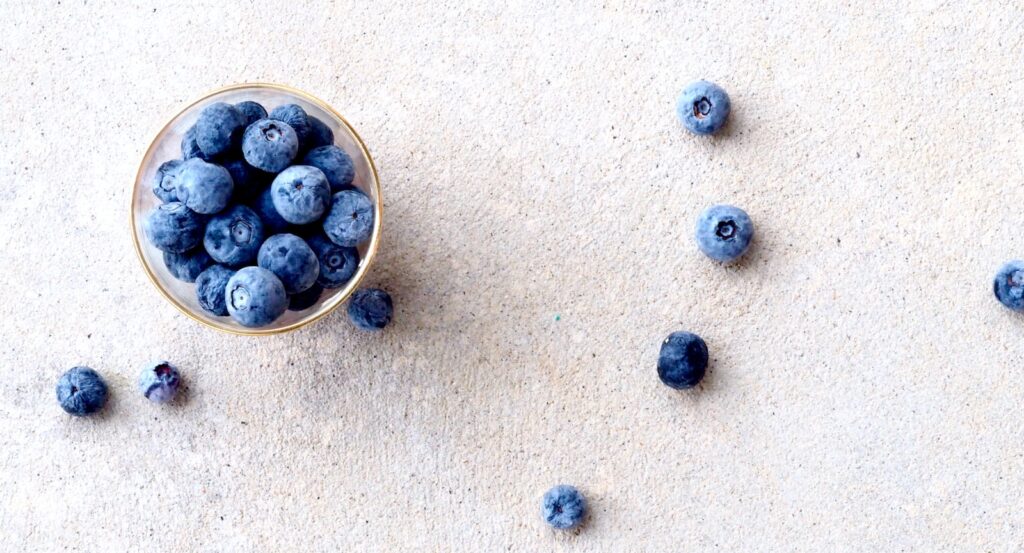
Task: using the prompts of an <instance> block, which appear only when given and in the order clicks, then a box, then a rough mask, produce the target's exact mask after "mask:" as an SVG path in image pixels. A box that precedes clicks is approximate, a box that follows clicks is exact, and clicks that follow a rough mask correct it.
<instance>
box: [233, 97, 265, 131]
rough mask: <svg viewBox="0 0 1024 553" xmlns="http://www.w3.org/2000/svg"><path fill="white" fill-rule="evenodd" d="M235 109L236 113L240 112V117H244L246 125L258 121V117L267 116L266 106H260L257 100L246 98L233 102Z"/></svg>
mask: <svg viewBox="0 0 1024 553" xmlns="http://www.w3.org/2000/svg"><path fill="white" fill-rule="evenodd" d="M235 109H237V110H238V113H241V114H242V117H243V118H244V119H245V126H246V127H248V126H249V125H252V124H253V123H255V122H257V121H259V120H260V119H266V118H267V110H266V108H264V107H263V106H261V105H260V104H259V103H258V102H253V101H252V100H246V101H244V102H239V103H237V104H235Z"/></svg>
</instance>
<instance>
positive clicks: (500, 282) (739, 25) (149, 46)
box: [0, 0, 1024, 552]
mask: <svg viewBox="0 0 1024 553" xmlns="http://www.w3.org/2000/svg"><path fill="white" fill-rule="evenodd" d="M188 4H189V3H186V2H175V3H157V4H153V5H150V3H149V2H124V1H117V2H115V1H92V0H90V1H88V2H84V1H82V0H64V1H60V2H58V1H47V2H45V3H44V2H36V1H27V0H3V1H2V2H0V63H2V66H3V67H4V71H3V73H4V78H3V84H2V102H0V120H2V121H3V132H2V133H0V183H2V185H0V235H2V237H3V247H2V248H0V267H3V275H4V281H3V284H4V294H3V297H4V300H3V302H2V303H0V332H2V336H3V344H2V349H0V536H2V540H0V550H4V551H58V550H60V551H89V552H91V551H129V550H131V551H143V550H152V551H186V550H195V551H254V550H262V551H488V552H489V551H612V552H616V551H653V552H661V551H666V552H668V551H672V552H676V551H815V552H817V551H1011V550H1019V549H1020V548H1021V546H1022V545H1024V543H1022V542H1024V520H1022V519H1024V515H1022V513H1021V507H1022V503H1024V493H1022V490H1024V483H1022V469H1024V430H1022V429H1024V426H1022V424H1021V404H1022V401H1024V387H1022V385H1021V369H1022V361H1024V344H1022V341H1021V335H1022V332H1024V318H1022V317H1020V316H1015V315H1013V314H1012V313H1010V312H1009V311H1007V310H1005V309H1003V308H1001V307H1000V306H999V305H998V304H997V303H996V302H995V300H994V299H993V298H992V294H991V290H990V282H991V276H992V274H993V273H994V271H995V269H996V268H997V266H998V265H999V264H1000V263H1001V262H1002V261H1004V260H1005V259H1008V258H1012V257H1024V236H1022V235H1021V232H1020V229H1021V223H1022V218H1024V213H1022V205H1024V187H1022V180H1024V165H1022V161H1021V160H1022V159H1024V123H1022V121H1024V103H1022V102H1021V98H1022V96H1024V64H1022V63H1021V62H1022V56H1021V54H1022V50H1021V47H1022V41H1021V28H1022V27H1024V12H1022V10H1021V7H1020V5H1019V4H1015V3H1010V2H1006V3H997V2H937V1H936V2H911V3H908V4H910V5H909V6H906V7H902V8H894V7H893V6H894V5H897V4H903V3H899V2H897V3H893V2H885V1H881V0H879V1H856V2H848V3H844V5H832V6H828V5H827V4H830V3H828V2H794V3H790V2H769V3H767V4H765V5H763V6H760V7H751V6H749V5H748V3H747V2H714V3H696V2H693V3H685V4H679V5H669V4H656V5H650V6H647V7H637V6H633V5H628V6H627V5H621V4H620V3H618V2H610V3H607V4H606V5H602V6H599V5H596V3H595V4H594V5H590V4H579V5H576V6H572V7H570V6H565V7H561V8H551V7H544V6H541V5H539V4H538V5H530V4H525V3H517V2H498V3H494V4H495V7H485V6H484V5H483V4H484V3H480V5H478V6H476V7H468V6H466V5H465V4H464V3H462V2H444V3H442V2H405V3H402V4H398V3H396V4H394V5H390V6H387V5H377V4H376V3H370V2H366V3H359V4H344V3H337V4H321V3H313V2H295V1H293V2H285V3H280V4H276V3H275V4H271V3H269V2H268V3H264V2H258V1H257V2H213V1H210V2H208V3H207V4H208V5H207V6H206V7H197V6H189V5H188ZM221 4H224V5H227V4H236V5H235V6H234V7H222V6H221ZM471 4H472V3H471ZM486 4H490V3H489V2H488V3H486ZM445 5H447V6H450V7H445ZM699 77H707V78H709V79H712V80H715V81H717V82H719V83H721V84H722V85H723V86H724V87H726V88H727V89H728V91H729V92H730V93H731V95H732V98H733V104H734V110H735V111H734V117H733V119H732V122H731V124H730V126H729V127H727V132H725V134H724V136H721V137H719V138H714V139H699V138H695V137H693V136H689V135H687V134H686V133H685V132H683V131H682V130H681V129H680V127H679V126H678V123H677V122H676V120H675V117H674V114H673V111H672V110H673V99H674V96H675V95H676V93H677V92H678V90H679V89H680V88H681V87H682V86H683V85H684V84H685V83H686V82H688V81H689V80H692V79H695V78H699ZM256 80H269V81H279V82H284V83H289V84H292V85H294V86H297V87H300V88H303V89H306V90H308V91H310V92H311V93H313V94H315V95H318V96H320V97H322V98H323V99H325V100H327V101H328V102H330V103H332V104H333V105H334V106H335V107H337V108H338V109H339V110H340V111H341V112H342V113H344V114H345V115H346V116H347V117H348V118H349V119H350V121H351V122H352V123H353V125H354V126H355V127H356V128H357V129H358V130H359V131H360V132H361V133H362V135H363V137H364V138H365V139H366V141H367V142H368V144H369V146H370V149H371V151H372V152H373V154H374V156H375V158H376V160H377V162H378V164H379V167H380V170H381V177H382V181H383V183H384V191H385V199H386V216H385V223H384V243H383V250H382V254H381V256H380V258H379V265H377V266H376V268H375V269H374V271H373V272H372V273H371V275H370V277H369V282H371V283H372V284H378V285H382V286H384V287H386V288H387V289H389V290H390V291H391V292H392V294H393V295H394V297H395V300H396V303H397V313H396V319H395V324H394V325H393V327H391V328H389V329H388V330H387V332H385V333H384V334H382V335H366V334H360V333H358V332H355V331H354V330H352V329H351V328H350V327H349V326H348V324H347V322H346V320H345V318H344V316H343V314H341V313H336V314H334V315H332V316H331V317H329V318H328V319H326V320H324V321H322V322H320V323H318V324H316V325H315V326H313V327H311V328H308V329H306V330H303V331H300V332H296V333H293V334H288V335H284V336H277V337H270V338H237V337H232V336H227V335H221V334H217V333H214V332H213V331H209V330H206V329H204V328H201V327H199V326H197V325H196V324H195V323H193V322H191V321H190V320H188V319H186V318H185V317H184V316H182V315H180V314H179V313H177V312H176V311H175V310H174V309H173V308H172V307H171V306H170V305H169V304H167V303H166V302H165V301H164V300H163V299H162V298H161V297H160V296H159V295H158V294H157V293H156V291H155V290H154V289H153V287H152V286H151V284H150V283H149V282H148V281H147V280H146V279H145V277H144V275H143V272H142V271H141V270H140V269H139V267H138V266H137V261H136V259H135V254H134V252H133V251H132V248H131V243H130V240H129V234H128V224H127V214H126V208H127V205H128V191H129V186H130V184H131V181H132V178H133V176H134V173H135V169H136V164H137V162H138V160H139V158H140V156H141V155H142V152H143V151H144V149H145V147H146V145H147V144H148V141H149V140H150V138H151V136H152V135H153V133H155V131H156V130H157V129H158V128H159V127H160V126H161V124H162V123H163V121H164V120H165V119H166V118H167V117H168V116H169V115H170V114H172V113H174V112H176V111H177V110H178V109H179V108H180V107H181V106H182V105H183V104H184V103H185V102H187V101H188V100H190V99H192V98H194V97H197V96H199V95H201V94H202V93H204V92H205V91H207V90H209V89H212V88H216V87H219V86H222V85H225V84H230V83H234V82H239V81H256ZM720 201H728V202H733V203H736V204H738V205H742V206H744V207H745V208H746V209H747V210H748V211H749V213H750V214H751V216H752V217H753V218H754V221H755V223H756V225H757V227H758V232H759V234H758V238H757V242H756V245H755V246H754V248H753V251H752V253H751V255H750V256H749V259H747V261H746V262H745V263H743V264H742V265H740V266H738V267H734V268H728V269H726V268H722V267H720V266H718V265H715V264H714V263H711V262H709V261H708V260H707V259H705V258H703V257H702V256H701V255H700V254H698V253H697V251H696V249H695V246H694V244H693V241H692V238H691V228H692V224H693V221H694V219H695V217H696V215H697V214H698V213H699V211H700V210H701V209H702V208H704V207H705V206H707V205H709V204H711V203H714V202H720ZM680 328H685V329H689V330H692V331H695V332H698V333H700V334H701V335H703V336H704V338H705V339H706V340H707V342H708V344H709V347H710V349H711V351H712V358H713V365H712V370H711V373H710V376H709V377H708V378H707V379H706V382H705V384H704V385H702V386H701V388H700V389H699V390H697V391H696V392H693V393H678V392H674V391H672V390H670V389H668V388H666V387H664V386H662V385H661V384H660V383H659V382H658V380H657V377H656V375H655V371H654V362H655V358H656V356H657V350H658V346H659V343H660V341H661V339H662V338H663V337H664V336H665V335H666V334H667V333H669V332H670V331H672V330H676V329H680ZM157 357H167V358H169V359H171V360H173V361H175V362H177V363H178V364H179V365H180V366H181V367H182V369H183V370H184V371H185V372H186V375H187V379H188V384H189V392H188V399H187V401H186V402H185V403H184V404H182V405H178V406H174V407H170V408H161V407H158V406H154V405H150V404H148V403H147V402H146V401H145V400H144V399H143V398H142V397H141V395H139V394H138V393H137V392H136V391H135V389H134V379H135V375H136V372H137V370H138V367H139V366H140V365H141V364H142V363H144V362H145V361H147V360H150V359H153V358H157ZM79 363H83V364H88V365H91V366H93V367H95V368H96V369H98V370H100V371H101V372H102V373H103V374H105V375H106V376H107V378H108V380H109V382H110V384H111V386H112V389H113V397H112V401H111V403H110V405H109V408H108V409H107V410H106V412H105V413H104V414H103V416H101V417H98V418H95V419H91V420H77V419H71V418H70V417H68V416H66V415H65V414H64V413H63V412H61V411H60V409H59V408H58V407H57V405H56V403H55V401H54V398H53V395H54V392H53V386H54V383H55V381H56V379H57V377H58V376H59V374H60V373H61V372H62V371H63V370H65V369H66V368H68V367H70V366H72V365H74V364H79ZM557 482H570V483H574V484H576V485H578V486H580V487H581V488H582V489H583V490H584V491H585V492H586V494H587V496H588V497H589V498H590V500H591V504H592V507H593V516H592V517H591V518H590V519H589V521H588V523H587V525H586V527H585V528H584V529H583V530H582V531H581V532H579V533H577V534H572V533H570V534H556V533H554V532H552V531H550V530H548V529H547V528H545V527H544V525H543V524H542V522H541V521H540V520H539V517H538V509H539V507H538V504H539V497H540V495H541V494H542V493H543V491H544V490H545V489H546V488H547V487H548V486H549V485H551V484H554V483H557Z"/></svg>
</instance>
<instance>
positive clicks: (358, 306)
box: [348, 288, 394, 331]
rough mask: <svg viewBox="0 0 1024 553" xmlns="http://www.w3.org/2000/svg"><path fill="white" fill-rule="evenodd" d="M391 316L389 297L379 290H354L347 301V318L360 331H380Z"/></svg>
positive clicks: (391, 309)
mask: <svg viewBox="0 0 1024 553" xmlns="http://www.w3.org/2000/svg"><path fill="white" fill-rule="evenodd" d="M393 314H394V305H393V304H392V303H391V296H390V295H388V293H387V292H385V291H384V290H381V289H379V288H363V289H362V290H356V291H355V293H354V294H352V297H351V298H350V299H349V300H348V318H349V320H351V321H352V324H354V325H356V327H357V328H359V329H361V330H368V331H376V330H381V329H383V328H384V327H385V326H387V325H388V323H390V322H391V316H392V315H393Z"/></svg>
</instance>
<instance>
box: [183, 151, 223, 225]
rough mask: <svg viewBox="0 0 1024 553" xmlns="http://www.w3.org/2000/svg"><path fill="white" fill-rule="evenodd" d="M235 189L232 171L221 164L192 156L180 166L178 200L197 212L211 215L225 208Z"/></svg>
mask: <svg viewBox="0 0 1024 553" xmlns="http://www.w3.org/2000/svg"><path fill="white" fill-rule="evenodd" d="M233 189H234V184H233V183H232V181H231V173H229V172H228V170H227V169H225V168H223V167H221V166H220V165H214V164H213V163H208V162H205V161H203V160H201V159H197V158H192V159H190V160H188V161H186V162H185V163H182V164H181V167H180V168H178V178H177V179H176V186H175V191H176V193H177V195H178V201H180V202H182V203H184V204H185V205H186V206H188V208H189V209H191V210H192V211H195V212H196V213H203V214H207V215H209V214H212V213H217V212H218V211H220V210H222V209H224V208H225V207H226V206H227V205H228V201H229V200H231V191H232V190H233Z"/></svg>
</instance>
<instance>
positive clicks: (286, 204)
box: [270, 165, 331, 225]
mask: <svg viewBox="0 0 1024 553" xmlns="http://www.w3.org/2000/svg"><path fill="white" fill-rule="evenodd" d="M270 193H271V198H272V199H273V200H274V208H275V209H276V210H277V212H278V213H279V214H280V215H281V218H282V219H284V220H285V221H288V222H289V223H292V224H293V225H306V224H309V223H312V222H314V221H316V220H318V219H320V217H322V216H323V214H324V212H326V211H327V208H328V207H329V206H330V205H331V185H330V184H328V182H327V177H326V176H325V175H324V173H323V171H321V170H320V169H317V168H316V167H310V166H308V165H292V166H291V167H289V168H287V169H285V170H284V171H281V173H280V174H278V175H277V177H275V178H274V182H273V183H271V185H270Z"/></svg>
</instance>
